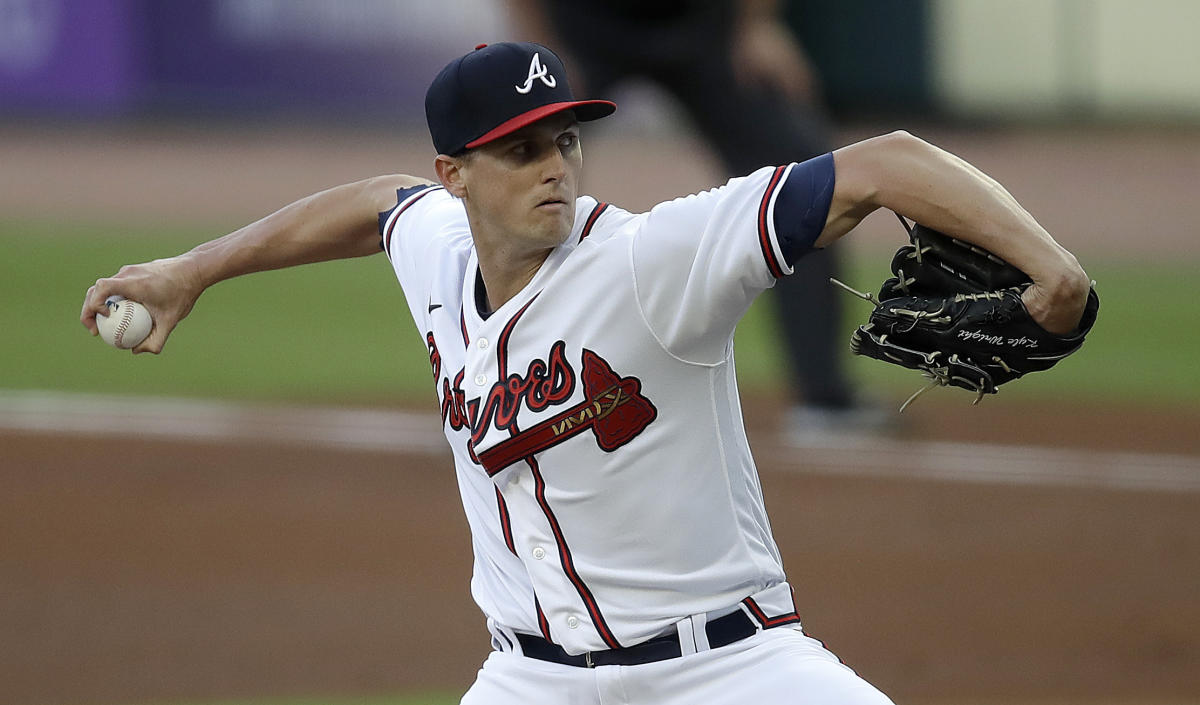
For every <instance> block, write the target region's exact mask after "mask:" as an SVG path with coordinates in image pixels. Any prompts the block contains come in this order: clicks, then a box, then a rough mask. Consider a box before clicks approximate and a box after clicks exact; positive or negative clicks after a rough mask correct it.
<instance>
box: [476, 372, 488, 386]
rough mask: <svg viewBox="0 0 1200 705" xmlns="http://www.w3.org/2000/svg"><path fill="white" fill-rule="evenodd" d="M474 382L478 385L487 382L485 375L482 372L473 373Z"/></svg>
mask: <svg viewBox="0 0 1200 705" xmlns="http://www.w3.org/2000/svg"><path fill="white" fill-rule="evenodd" d="M475 384H477V385H479V386H480V387H482V386H483V385H485V384H487V375H485V374H482V373H480V374H477V375H475Z"/></svg>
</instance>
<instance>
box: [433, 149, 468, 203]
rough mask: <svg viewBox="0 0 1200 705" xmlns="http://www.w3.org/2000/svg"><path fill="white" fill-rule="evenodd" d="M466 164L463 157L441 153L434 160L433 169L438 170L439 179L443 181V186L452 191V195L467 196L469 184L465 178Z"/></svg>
mask: <svg viewBox="0 0 1200 705" xmlns="http://www.w3.org/2000/svg"><path fill="white" fill-rule="evenodd" d="M464 164H465V159H464V158H463V157H451V156H449V155H446V154H439V155H438V156H437V159H435V160H434V162H433V170H434V171H435V172H437V177H438V181H441V182H442V186H444V187H445V188H446V190H447V191H449V192H450V195H452V196H456V197H458V198H465V197H466V195H467V185H466V183H465V180H464V179H463V166H464Z"/></svg>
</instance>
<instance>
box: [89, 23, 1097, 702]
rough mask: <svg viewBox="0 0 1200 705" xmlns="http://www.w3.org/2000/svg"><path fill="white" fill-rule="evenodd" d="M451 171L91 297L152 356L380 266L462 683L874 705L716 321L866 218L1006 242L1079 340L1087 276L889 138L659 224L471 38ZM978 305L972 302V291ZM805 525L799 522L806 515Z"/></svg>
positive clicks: (556, 98)
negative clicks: (208, 311)
mask: <svg viewBox="0 0 1200 705" xmlns="http://www.w3.org/2000/svg"><path fill="white" fill-rule="evenodd" d="M425 107H426V115H427V119H428V123H429V130H430V133H431V135H432V138H433V145H434V147H435V148H436V151H437V153H438V154H437V157H436V160H435V162H434V168H435V170H436V174H437V178H438V182H437V183H432V182H429V181H426V180H424V179H421V178H416V177H412V176H381V177H377V178H373V179H368V180H366V181H362V182H358V183H353V184H348V185H344V186H340V187H337V188H333V189H330V190H328V191H324V192H321V193H318V194H315V195H313V196H310V197H308V198H305V199H303V200H301V201H298V202H297V203H294V204H292V205H289V206H287V207H285V208H283V209H281V210H279V211H278V212H276V213H274V214H273V215H270V216H268V217H266V218H264V219H262V220H260V221H258V222H256V223H253V224H251V225H248V226H246V227H245V228H242V229H240V230H238V231H235V232H233V233H231V234H229V235H226V236H225V237H222V238H219V239H217V240H214V241H211V242H209V243H206V244H203V245H200V246H199V247H197V248H195V249H193V250H192V251H190V252H187V253H185V254H182V255H179V256H177V257H173V258H170V259H165V260H157V261H155V262H151V263H148V264H141V265H135V266H131V267H125V268H123V269H122V270H121V271H120V272H119V273H118V274H117V275H116V276H114V277H111V278H105V279H101V280H99V281H97V282H96V284H95V286H93V287H92V288H91V289H90V290H89V291H88V294H87V297H86V299H85V301H84V305H83V312H82V316H81V318H82V322H83V324H84V325H85V326H87V327H88V328H89V329H91V330H92V331H93V332H94V331H95V317H96V315H97V314H100V313H104V310H105V309H104V301H105V299H106V298H107V297H108V296H110V295H114V294H120V295H123V296H125V297H126V298H128V299H133V300H136V301H140V302H142V303H144V304H145V305H146V306H147V307H148V308H149V310H150V311H151V313H152V314H153V317H154V320H155V327H154V330H153V332H152V333H151V335H150V337H149V338H148V339H147V340H146V341H145V342H143V343H142V344H141V345H140V346H139V347H138V348H137V349H136V351H139V352H154V353H157V352H159V351H161V350H162V347H163V344H164V343H165V342H166V339H167V336H168V335H169V334H170V332H171V330H172V329H173V328H174V327H175V326H176V325H177V324H178V323H179V321H180V320H181V319H182V318H184V317H185V316H186V315H187V313H188V312H189V311H190V310H191V308H192V306H193V305H194V303H195V302H196V300H197V298H198V297H199V296H200V294H201V293H202V292H203V291H204V290H205V289H206V288H207V287H208V286H211V285H212V284H214V283H216V282H218V281H221V280H224V279H227V278H230V277H233V276H238V275H242V274H246V273H250V272H255V271H261V270H266V269H272V268H278V267H286V266H292V265H297V264H301V263H307V262H314V261H319V260H329V259H334V258H341V257H354V256H360V255H368V254H371V253H374V252H378V251H380V249H381V248H382V251H383V252H384V254H385V255H386V257H387V258H388V259H389V260H390V263H391V266H392V268H393V269H394V271H395V274H396V277H397V279H398V280H399V282H400V284H401V286H402V287H403V289H404V294H405V298H406V300H407V303H408V307H409V311H410V313H411V314H412V317H413V320H414V321H415V322H416V325H417V328H418V330H419V331H420V332H421V334H422V336H423V337H424V343H425V345H426V346H427V348H428V351H429V361H430V367H431V372H432V376H433V384H434V386H435V388H436V390H437V395H438V401H439V403H440V414H441V421H442V427H443V430H444V432H445V436H446V440H447V442H448V443H449V444H450V447H451V448H452V450H453V454H454V465H455V472H456V473H457V477H458V483H459V487H460V490H461V494H462V502H463V506H464V509H465V511H466V515H467V519H468V522H469V524H470V529H471V532H472V537H473V541H472V545H473V550H474V576H473V578H472V584H471V589H472V594H473V596H474V598H475V600H476V602H477V603H478V605H479V607H480V609H481V610H482V612H483V614H484V616H485V617H486V620H487V628H488V631H489V632H490V634H491V641H492V646H493V649H494V650H493V652H492V653H491V655H490V656H489V657H488V658H487V660H486V662H485V663H484V664H483V667H482V669H481V670H480V671H479V674H478V678H477V680H476V681H475V683H474V684H473V685H472V686H471V688H470V690H469V691H468V692H467V693H466V695H465V696H464V697H463V700H462V702H463V703H468V704H471V705H484V704H486V705H527V704H528V703H593V704H595V705H599V704H600V703H629V704H635V703H645V704H647V705H649V704H655V705H664V704H665V705H675V704H678V705H693V704H694V703H728V704H729V705H734V704H737V705H744V704H745V703H756V704H766V703H791V702H797V701H803V702H810V703H822V704H823V703H828V704H832V703H864V704H866V703H888V702H889V700H888V699H887V698H886V697H885V696H884V695H883V694H881V693H880V692H879V691H878V690H876V689H875V688H874V687H872V686H871V685H869V684H868V683H867V682H866V681H865V680H863V679H862V678H861V677H860V676H858V675H857V674H856V673H855V672H853V671H852V670H851V669H849V668H848V667H846V666H845V665H843V664H842V663H840V662H839V660H838V659H837V658H836V657H835V656H834V655H833V654H831V653H830V652H829V651H827V650H826V649H825V648H824V647H823V646H822V644H821V643H819V642H818V641H816V640H814V639H812V638H810V637H808V636H806V635H805V633H804V632H803V630H802V628H801V624H800V616H799V611H798V609H797V604H803V599H804V595H803V593H802V592H801V593H799V594H796V593H795V591H794V590H793V588H792V586H791V585H789V583H788V580H787V576H786V574H785V572H784V567H783V565H782V563H781V560H780V554H779V550H778V549H777V548H776V544H775V540H774V538H773V537H772V534H771V526H770V523H769V522H768V519H767V515H766V512H765V510H764V506H763V497H762V491H761V488H760V485H759V480H758V475H757V472H756V470H755V466H754V460H753V458H752V457H751V453H750V448H749V445H748V443H747V440H746V433H745V430H744V428H743V423H742V415H741V409H740V402H739V398H738V390H737V385H736V381H735V374H734V364H733V333H734V327H735V326H736V325H737V322H738V320H739V319H740V318H741V317H742V315H743V314H744V313H745V312H746V310H747V308H748V307H749V306H750V304H751V302H752V301H753V300H754V299H755V297H756V296H758V295H759V294H760V293H762V292H763V291H764V290H766V289H768V288H770V287H771V286H772V285H773V284H774V283H775V282H776V281H777V280H778V279H779V278H781V277H785V276H787V275H788V274H789V272H791V271H792V265H793V263H794V262H796V261H797V260H798V259H799V258H801V257H803V256H804V255H805V254H806V253H809V252H812V251H813V250H814V249H819V248H822V247H825V246H826V245H828V244H830V243H831V242H833V241H834V240H836V239H837V238H839V237H841V236H842V235H843V234H845V233H846V232H848V231H850V230H851V229H852V228H853V227H854V226H855V225H856V224H857V223H858V222H859V221H860V220H862V218H863V217H865V216H866V215H867V214H868V213H870V212H872V211H873V210H875V209H877V208H880V207H883V208H889V209H892V210H894V211H896V212H897V213H900V214H902V215H904V216H906V217H907V218H909V219H911V220H913V221H916V222H919V223H921V224H923V225H924V226H926V227H928V228H931V229H935V230H937V231H940V232H943V233H948V234H950V235H952V236H953V237H954V238H957V239H958V240H959V241H962V242H967V243H971V244H972V245H973V246H976V247H978V248H981V249H985V250H987V251H989V252H992V253H995V254H996V256H998V257H1001V258H1003V259H1004V260H1005V261H1007V262H1008V263H1011V264H1012V265H1013V266H1014V267H1018V268H1020V269H1021V270H1022V271H1023V272H1024V273H1025V274H1026V275H1028V281H1027V282H1025V283H1024V284H1023V285H1022V286H1021V287H1020V288H1019V289H1015V290H1014V291H1016V293H1015V294H1014V296H1016V301H1017V302H1018V307H1019V308H1020V311H1021V313H1022V315H1023V316H1026V317H1027V318H1028V320H1030V321H1033V322H1036V327H1037V329H1038V330H1040V331H1042V332H1043V333H1044V334H1045V335H1047V336H1054V335H1063V336H1070V335H1074V334H1076V333H1077V327H1078V326H1079V324H1080V321H1081V318H1082V317H1083V312H1084V309H1085V304H1086V303H1087V301H1088V300H1089V297H1088V293H1089V286H1088V279H1087V277H1086V275H1085V274H1084V272H1083V270H1082V269H1081V268H1080V266H1079V264H1078V263H1077V262H1076V260H1075V258H1074V257H1073V256H1072V255H1071V254H1070V253H1069V252H1067V251H1066V250H1065V249H1063V248H1062V247H1060V246H1059V245H1058V244H1057V243H1055V241H1054V240H1053V239H1051V237H1050V236H1049V234H1047V233H1046V231H1045V230H1043V229H1042V228H1041V227H1040V226H1039V225H1038V224H1037V222H1035V221H1034V219H1033V218H1032V217H1031V216H1030V215H1029V214H1028V213H1027V212H1026V211H1025V210H1024V209H1023V208H1021V207H1020V206H1019V205H1018V204H1017V203H1016V202H1015V201H1014V200H1013V198H1012V197H1011V196H1010V195H1009V194H1008V193H1007V192H1006V191H1005V190H1004V189H1003V188H1002V187H1001V186H1000V185H999V184H997V183H996V182H994V181H992V180H991V179H989V178H988V177H986V176H984V175H983V174H982V173H980V172H979V171H978V170H977V169H975V168H974V167H972V166H970V165H969V164H967V163H965V162H963V161H962V160H960V159H957V158H956V157H953V156H951V155H949V154H947V153H945V152H943V151H941V150H939V149H937V148H935V147H933V146H931V145H929V144H927V143H925V142H923V141H921V140H919V139H917V138H915V137H912V136H910V135H908V134H907V133H904V132H896V133H893V134H889V135H885V136H882V137H877V138H874V139H870V140H866V141H864V142H860V143H857V144H853V145H850V146H848V147H844V148H842V149H838V150H837V151H834V152H832V153H829V154H825V155H823V156H820V157H817V158H815V159H811V160H809V161H805V162H803V163H791V164H783V165H776V166H764V167H763V168H761V169H759V170H757V171H754V172H753V173H750V174H748V175H746V176H744V177H740V178H735V179H732V180H730V181H729V182H727V183H725V184H724V185H722V186H719V187H717V188H714V189H712V190H709V191H705V192H703V193H699V194H695V195H691V196H687V197H684V198H679V199H677V200H673V201H668V202H665V203H662V204H659V205H658V206H656V207H654V208H653V209H651V210H650V211H649V212H646V213H630V212H628V211H625V210H623V209H621V208H620V207H619V206H617V205H613V204H609V203H604V202H601V201H598V200H596V199H594V198H592V197H590V196H585V195H581V194H580V190H579V189H580V174H581V171H582V167H583V146H582V141H581V139H580V125H581V123H584V122H588V121H591V120H596V119H599V118H602V117H604V116H606V115H608V114H610V113H611V112H613V110H614V109H615V107H616V106H615V105H613V104H612V103H609V102H607V101H602V100H577V99H576V98H575V97H574V96H573V94H572V92H571V89H570V87H569V86H568V85H567V77H566V73H565V71H564V69H563V66H562V63H561V62H560V61H559V59H558V57H556V56H555V54H554V53H553V52H551V51H550V50H549V49H547V48H546V47H543V46H540V45H537V44H529V43H501V44H494V45H490V46H480V47H478V48H477V49H476V50H475V51H472V52H470V53H467V54H466V55H464V56H462V57H459V58H458V59H455V60H454V61H452V62H451V63H450V64H449V65H448V66H446V67H445V69H444V70H443V71H442V72H441V73H440V74H438V76H437V77H436V78H435V79H434V80H433V82H432V84H431V85H430V87H429V90H428V93H427V96H426V105H425ZM980 300H982V301H984V302H986V301H987V300H988V299H987V297H983V298H982V299H980ZM797 511H803V508H802V507H800V508H797Z"/></svg>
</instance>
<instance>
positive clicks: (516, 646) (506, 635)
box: [487, 618, 525, 655]
mask: <svg viewBox="0 0 1200 705" xmlns="http://www.w3.org/2000/svg"><path fill="white" fill-rule="evenodd" d="M487 627H488V631H489V632H491V633H492V647H493V648H495V649H496V650H497V651H502V652H504V653H506V654H508V653H512V654H518V655H524V653H525V652H524V650H523V649H521V642H519V641H517V633H516V632H514V631H513V630H512V629H509V628H508V627H505V626H503V625H501V624H498V623H496V621H495V620H493V619H491V618H488V621H487Z"/></svg>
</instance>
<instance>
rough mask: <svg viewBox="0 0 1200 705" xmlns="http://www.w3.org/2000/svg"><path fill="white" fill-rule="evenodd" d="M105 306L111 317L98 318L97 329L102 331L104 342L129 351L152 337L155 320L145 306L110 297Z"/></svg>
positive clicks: (117, 297)
mask: <svg viewBox="0 0 1200 705" xmlns="http://www.w3.org/2000/svg"><path fill="white" fill-rule="evenodd" d="M104 305H105V306H107V307H108V310H109V315H107V316H102V315H97V316H96V327H97V328H99V329H100V337H101V338H103V339H104V342H106V343H108V344H109V345H111V346H113V347H115V348H121V349H122V350H128V349H130V348H134V347H137V345H138V343H141V342H142V341H143V340H145V339H146V336H148V335H150V329H151V328H153V327H154V320H153V319H151V318H150V312H149V311H147V310H146V307H145V306H143V305H141V304H139V303H138V302H136V301H129V300H127V299H125V298H124V297H121V296H110V297H108V298H107V299H106V300H105V301H104Z"/></svg>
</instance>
